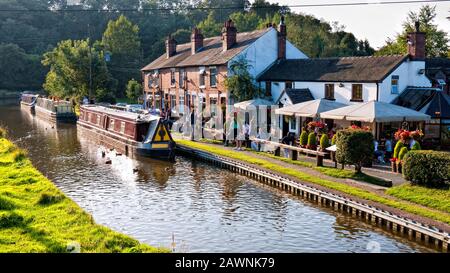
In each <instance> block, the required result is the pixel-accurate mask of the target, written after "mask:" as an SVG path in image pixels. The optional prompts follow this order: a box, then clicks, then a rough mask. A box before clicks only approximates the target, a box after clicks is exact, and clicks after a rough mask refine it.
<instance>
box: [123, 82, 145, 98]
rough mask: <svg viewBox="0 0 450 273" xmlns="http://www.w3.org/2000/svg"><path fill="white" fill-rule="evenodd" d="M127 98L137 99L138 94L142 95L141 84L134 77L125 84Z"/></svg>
mask: <svg viewBox="0 0 450 273" xmlns="http://www.w3.org/2000/svg"><path fill="white" fill-rule="evenodd" d="M126 93H127V98H129V99H131V100H133V101H137V99H138V98H139V96H140V95H142V86H141V84H140V83H138V82H137V81H136V80H135V79H131V80H130V81H129V82H128V84H127V89H126Z"/></svg>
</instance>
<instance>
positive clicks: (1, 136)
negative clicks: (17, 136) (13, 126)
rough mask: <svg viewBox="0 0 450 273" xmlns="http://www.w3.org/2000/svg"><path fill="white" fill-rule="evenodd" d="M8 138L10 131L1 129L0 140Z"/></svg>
mask: <svg viewBox="0 0 450 273" xmlns="http://www.w3.org/2000/svg"><path fill="white" fill-rule="evenodd" d="M7 136H8V131H7V130H6V129H5V128H3V127H0V138H6V137H7Z"/></svg>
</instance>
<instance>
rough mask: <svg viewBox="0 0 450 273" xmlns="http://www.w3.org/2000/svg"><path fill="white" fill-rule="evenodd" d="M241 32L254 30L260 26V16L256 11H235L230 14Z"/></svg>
mask: <svg viewBox="0 0 450 273" xmlns="http://www.w3.org/2000/svg"><path fill="white" fill-rule="evenodd" d="M230 19H231V20H233V22H234V25H235V26H236V28H237V29H238V31H239V32H246V31H253V30H255V29H257V28H258V25H259V21H260V18H259V17H258V15H257V14H256V13H254V12H247V13H244V12H235V13H233V14H231V15H230Z"/></svg>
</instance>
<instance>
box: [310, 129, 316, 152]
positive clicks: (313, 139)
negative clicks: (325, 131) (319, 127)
mask: <svg viewBox="0 0 450 273" xmlns="http://www.w3.org/2000/svg"><path fill="white" fill-rule="evenodd" d="M315 146H316V134H315V133H309V135H308V148H310V149H312V148H314V147H315Z"/></svg>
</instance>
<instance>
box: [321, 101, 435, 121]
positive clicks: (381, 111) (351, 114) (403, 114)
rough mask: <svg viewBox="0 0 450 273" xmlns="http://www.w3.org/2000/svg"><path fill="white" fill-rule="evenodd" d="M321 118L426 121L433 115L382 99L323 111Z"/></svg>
mask: <svg viewBox="0 0 450 273" xmlns="http://www.w3.org/2000/svg"><path fill="white" fill-rule="evenodd" d="M320 117H321V118H324V119H325V118H326V119H342V120H350V121H362V122H397V121H400V122H401V121H425V120H429V119H430V118H431V117H430V116H429V115H426V114H423V113H420V112H418V111H415V110H411V109H409V108H405V107H402V106H398V105H395V104H391V103H386V102H381V101H369V102H365V103H358V104H354V105H350V106H346V107H342V108H339V109H335V110H331V111H327V112H323V113H321V114H320Z"/></svg>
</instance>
